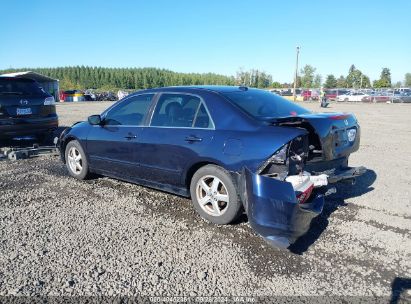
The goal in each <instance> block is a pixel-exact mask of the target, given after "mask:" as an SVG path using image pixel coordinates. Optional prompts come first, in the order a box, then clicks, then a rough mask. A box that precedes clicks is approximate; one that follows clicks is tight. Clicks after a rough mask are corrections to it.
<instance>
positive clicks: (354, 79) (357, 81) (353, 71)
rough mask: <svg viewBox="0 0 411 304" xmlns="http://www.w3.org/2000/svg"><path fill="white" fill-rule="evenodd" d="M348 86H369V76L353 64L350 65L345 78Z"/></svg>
mask: <svg viewBox="0 0 411 304" xmlns="http://www.w3.org/2000/svg"><path fill="white" fill-rule="evenodd" d="M346 82H347V87H348V88H367V87H370V86H371V83H370V78H369V77H368V76H367V75H364V74H363V73H362V72H361V71H360V70H358V69H357V68H356V67H355V66H354V65H351V67H350V69H349V71H348V76H347V78H346Z"/></svg>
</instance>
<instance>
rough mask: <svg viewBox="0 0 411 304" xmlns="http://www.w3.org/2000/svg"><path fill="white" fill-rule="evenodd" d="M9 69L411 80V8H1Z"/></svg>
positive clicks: (173, 3)
mask: <svg viewBox="0 0 411 304" xmlns="http://www.w3.org/2000/svg"><path fill="white" fill-rule="evenodd" d="M0 2H1V5H0V12H1V18H0V69H7V68H23V67H31V68H34V67H57V66H75V65H87V66H104V67H157V68H165V69H169V70H172V71H176V72H198V73H206V72H213V73H218V74H223V75H235V73H236V72H237V71H238V70H239V69H240V68H243V69H246V70H247V69H259V70H262V71H265V72H267V73H269V74H271V75H272V76H273V80H274V81H279V82H292V81H293V75H294V69H295V61H296V47H297V46H300V47H301V49H300V58H299V59H300V62H299V65H300V67H302V66H304V65H306V64H310V65H312V66H314V67H315V68H316V69H317V70H316V72H317V73H319V74H321V75H322V77H323V80H324V79H325V76H326V75H328V74H334V75H335V76H336V77H338V76H340V75H344V76H346V75H347V73H348V69H349V67H350V65H351V64H354V65H355V66H356V67H357V68H358V69H360V70H361V71H362V72H363V73H364V74H366V75H368V76H369V77H370V78H371V80H374V79H378V78H379V76H380V73H381V70H382V68H383V67H387V68H389V69H390V70H391V75H392V80H393V82H396V81H402V80H403V79H404V74H405V73H408V72H411V38H410V37H411V33H410V30H411V1H409V0H391V1H381V0H373V1H368V0H364V1H361V0H356V1H352V0H345V1H338V2H337V1H315V0H311V1H303V0H301V1H297V0H288V1H274V0H272V1H270V0H254V1H252V0H248V1H244V0H235V1H234V0H233V1H232V0H226V1H224V0H170V1H166V0H146V1H142V0H115V1H114V0H105V1H103V0H70V1H68V0H65V1H64V0H53V1H52V0H24V1H17V0H15V1H8V0H0Z"/></svg>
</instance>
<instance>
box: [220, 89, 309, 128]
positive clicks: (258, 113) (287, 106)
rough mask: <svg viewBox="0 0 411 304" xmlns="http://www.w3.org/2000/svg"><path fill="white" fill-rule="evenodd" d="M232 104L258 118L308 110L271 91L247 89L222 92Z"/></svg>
mask: <svg viewBox="0 0 411 304" xmlns="http://www.w3.org/2000/svg"><path fill="white" fill-rule="evenodd" d="M221 94H222V95H223V96H225V97H226V98H228V99H229V100H230V101H231V102H232V103H233V104H235V105H236V106H238V107H239V108H241V109H242V110H243V111H245V112H247V113H248V114H249V115H251V116H253V117H254V118H257V119H259V120H265V119H270V118H278V117H288V116H295V115H299V114H303V113H308V112H309V111H308V110H306V109H304V108H303V107H301V106H299V105H297V104H295V103H294V102H291V101H288V100H286V99H285V98H282V97H280V96H278V95H275V94H273V93H270V92H267V91H263V90H256V89H248V90H247V91H235V92H222V93H221Z"/></svg>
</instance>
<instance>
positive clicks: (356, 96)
mask: <svg viewBox="0 0 411 304" xmlns="http://www.w3.org/2000/svg"><path fill="white" fill-rule="evenodd" d="M367 96H369V95H368V94H366V93H363V92H351V93H348V94H343V95H339V96H338V97H337V101H364V98H365V97H367Z"/></svg>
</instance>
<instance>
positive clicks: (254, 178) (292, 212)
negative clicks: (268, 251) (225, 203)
mask: <svg viewBox="0 0 411 304" xmlns="http://www.w3.org/2000/svg"><path fill="white" fill-rule="evenodd" d="M240 180H241V182H242V183H243V184H242V189H243V190H242V191H244V192H243V200H244V206H245V209H246V212H247V216H248V221H249V223H250V225H251V227H252V228H253V229H254V230H255V231H256V232H257V233H258V234H260V235H261V236H262V237H263V238H264V239H265V240H266V241H267V242H268V243H269V244H271V245H272V246H276V247H281V248H286V247H288V246H289V245H291V244H292V243H294V242H295V241H296V239H297V238H298V237H300V236H301V235H303V234H305V233H306V232H307V231H308V229H309V228H310V223H311V221H312V219H313V218H314V217H316V216H318V215H319V214H320V213H321V212H322V209H323V206H324V197H323V195H321V194H317V195H313V197H312V198H311V199H310V200H309V201H307V202H306V203H304V204H299V203H298V202H297V198H296V195H295V192H294V189H293V187H292V185H291V183H288V182H285V181H280V180H277V179H274V178H270V177H266V176H262V175H258V174H256V173H252V172H251V171H250V170H249V169H248V168H244V169H243V172H242V175H241V178H240Z"/></svg>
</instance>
